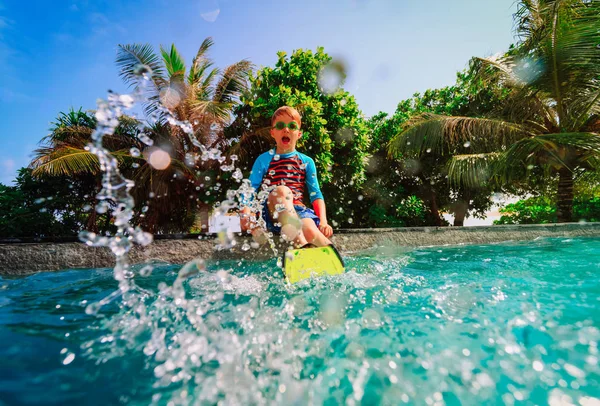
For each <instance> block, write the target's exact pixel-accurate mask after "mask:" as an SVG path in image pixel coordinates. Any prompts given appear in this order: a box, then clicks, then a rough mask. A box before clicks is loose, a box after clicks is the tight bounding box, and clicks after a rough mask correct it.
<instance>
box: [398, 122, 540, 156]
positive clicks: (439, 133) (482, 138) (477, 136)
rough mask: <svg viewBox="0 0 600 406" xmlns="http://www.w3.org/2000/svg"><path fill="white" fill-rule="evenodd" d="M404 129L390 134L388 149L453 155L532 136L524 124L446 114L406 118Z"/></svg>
mask: <svg viewBox="0 0 600 406" xmlns="http://www.w3.org/2000/svg"><path fill="white" fill-rule="evenodd" d="M405 128H406V129H405V130H404V131H403V132H401V133H400V134H398V135H396V136H394V138H392V140H391V141H390V144H389V148H388V151H389V153H390V155H391V156H399V155H400V154H402V153H404V154H408V155H417V156H420V155H424V154H426V153H437V154H441V155H445V154H453V153H455V152H457V151H461V150H464V149H465V148H469V150H471V151H490V150H493V149H494V148H498V147H501V146H503V145H510V144H512V143H513V142H514V141H516V140H518V139H521V138H523V137H527V136H531V135H533V132H532V130H531V129H529V128H528V127H526V126H525V125H521V124H515V123H511V122H508V121H505V120H500V119H489V118H474V117H448V116H441V115H436V114H430V113H425V114H422V115H419V116H417V117H416V118H414V119H411V120H409V121H408V123H407V124H406V126H405Z"/></svg>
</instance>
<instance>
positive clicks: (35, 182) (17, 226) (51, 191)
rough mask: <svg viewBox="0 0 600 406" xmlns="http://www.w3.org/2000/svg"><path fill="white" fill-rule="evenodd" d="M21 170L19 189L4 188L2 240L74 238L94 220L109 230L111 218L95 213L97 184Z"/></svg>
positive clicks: (1, 193) (0, 192) (0, 190)
mask: <svg viewBox="0 0 600 406" xmlns="http://www.w3.org/2000/svg"><path fill="white" fill-rule="evenodd" d="M31 172H32V170H31V169H30V168H21V169H20V170H19V172H18V176H17V178H16V180H15V186H5V185H2V184H0V237H2V238H10V237H17V238H18V237H57V236H58V237H62V236H74V235H77V233H78V232H79V231H80V230H81V229H82V228H83V227H84V226H85V225H86V224H88V223H89V218H90V217H94V219H95V220H94V224H96V222H98V223H100V226H101V228H102V229H107V228H108V227H110V225H109V222H108V221H109V217H108V216H106V215H102V214H100V215H97V214H96V213H95V212H94V211H93V210H92V204H93V202H94V201H95V193H96V190H95V182H94V179H93V177H92V178H91V179H89V178H87V179H86V177H72V176H65V175H57V176H50V175H41V176H37V177H34V176H32V173H31Z"/></svg>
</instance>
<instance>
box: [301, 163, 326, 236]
mask: <svg viewBox="0 0 600 406" xmlns="http://www.w3.org/2000/svg"><path fill="white" fill-rule="evenodd" d="M306 185H307V186H308V192H309V195H310V201H311V202H312V205H313V210H314V211H315V214H316V215H317V217H319V220H320V224H319V230H321V232H322V233H323V235H325V237H327V238H329V237H331V236H332V235H333V229H332V228H331V226H330V225H329V224H328V223H327V211H326V210H325V199H323V194H322V193H321V188H320V187H319V180H318V178H317V168H316V166H315V162H314V161H313V160H312V159H310V158H308V160H307V162H306Z"/></svg>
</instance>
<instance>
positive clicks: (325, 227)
mask: <svg viewBox="0 0 600 406" xmlns="http://www.w3.org/2000/svg"><path fill="white" fill-rule="evenodd" d="M319 231H321V232H322V233H323V235H324V236H325V237H327V238H329V237H331V236H332V235H333V228H331V226H330V225H329V224H327V222H326V221H325V222H321V223H320V224H319Z"/></svg>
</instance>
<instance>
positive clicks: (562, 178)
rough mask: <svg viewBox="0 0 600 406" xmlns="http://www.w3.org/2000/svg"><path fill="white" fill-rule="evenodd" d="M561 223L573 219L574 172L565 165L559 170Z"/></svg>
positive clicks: (558, 213)
mask: <svg viewBox="0 0 600 406" xmlns="http://www.w3.org/2000/svg"><path fill="white" fill-rule="evenodd" d="M556 215H557V220H558V222H559V223H568V222H570V221H573V173H572V172H571V171H570V170H569V169H568V168H565V167H562V168H560V170H559V171H558V210H557V213H556Z"/></svg>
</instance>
